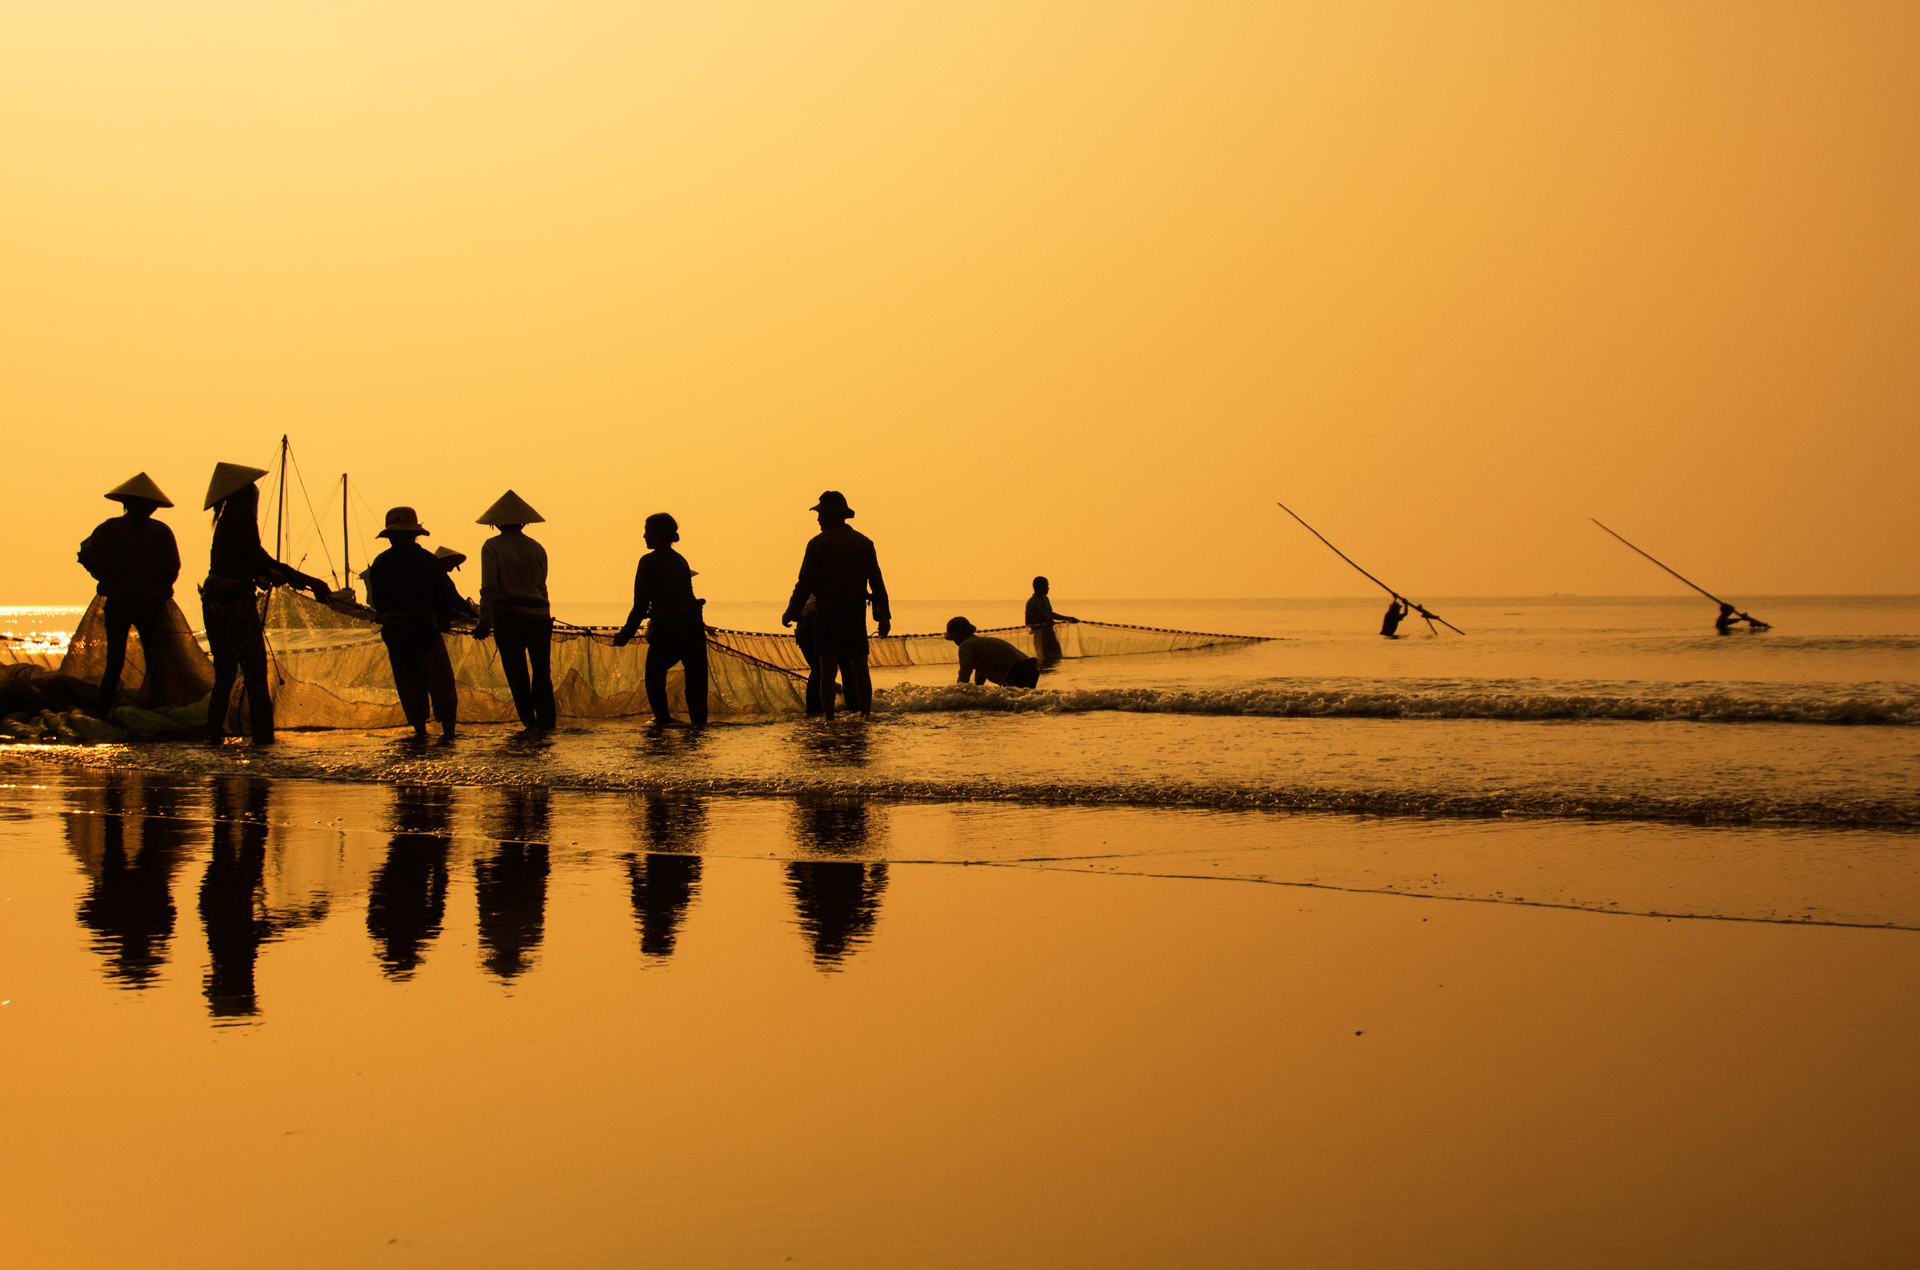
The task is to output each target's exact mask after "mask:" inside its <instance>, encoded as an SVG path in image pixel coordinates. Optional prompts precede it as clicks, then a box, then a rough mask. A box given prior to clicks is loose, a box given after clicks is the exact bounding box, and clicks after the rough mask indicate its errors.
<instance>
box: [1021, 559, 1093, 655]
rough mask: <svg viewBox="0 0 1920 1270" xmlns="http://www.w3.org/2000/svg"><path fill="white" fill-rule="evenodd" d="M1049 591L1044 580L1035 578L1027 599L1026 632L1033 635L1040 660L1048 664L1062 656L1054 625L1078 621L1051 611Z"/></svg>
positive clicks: (1048, 585) (1051, 604)
mask: <svg viewBox="0 0 1920 1270" xmlns="http://www.w3.org/2000/svg"><path fill="white" fill-rule="evenodd" d="M1050 589H1051V584H1050V583H1049V582H1048V581H1047V580H1046V579H1045V578H1035V579H1034V580H1033V594H1032V595H1030V596H1028V597H1027V630H1029V631H1031V632H1032V633H1033V645H1034V647H1035V648H1036V649H1038V650H1039V652H1040V660H1041V661H1043V662H1047V663H1049V664H1051V663H1053V662H1056V661H1059V660H1060V658H1061V657H1062V656H1064V654H1063V653H1062V652H1061V651H1060V636H1059V633H1058V632H1056V631H1055V630H1054V629H1053V627H1054V623H1056V622H1077V621H1079V620H1080V619H1079V618H1077V617H1068V616H1067V615H1066V614H1065V613H1056V612H1054V611H1053V601H1052V599H1050V598H1049V597H1048V594H1047V592H1048V591H1049V590H1050Z"/></svg>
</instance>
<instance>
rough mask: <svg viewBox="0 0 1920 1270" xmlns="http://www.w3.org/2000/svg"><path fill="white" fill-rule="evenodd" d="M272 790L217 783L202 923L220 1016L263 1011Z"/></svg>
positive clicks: (269, 931) (240, 782)
mask: <svg viewBox="0 0 1920 1270" xmlns="http://www.w3.org/2000/svg"><path fill="white" fill-rule="evenodd" d="M271 788H272V786H271V785H270V783H269V782H267V781H261V780H252V779H249V778H247V777H244V776H221V777H216V778H215V779H214V783H213V809H214V823H213V850H212V854H211V855H210V856H209V858H208V860H207V871H206V874H205V875H204V876H203V877H202V878H201V880H200V920H201V921H202V922H203V923H204V924H205V925H206V928H207V957H208V965H207V977H206V981H205V985H204V990H205V992H206V997H207V1009H208V1010H209V1012H211V1013H212V1014H213V1015H214V1016H215V1017H216V1018H246V1017H250V1016H252V1015H255V1014H258V1013H259V1003H258V1001H257V1000H256V998H255V995H254V986H253V970H254V963H255V962H256V961H257V960H258V958H259V955H260V945H261V944H262V943H264V942H266V941H267V940H268V939H270V938H272V936H273V933H274V926H273V922H272V921H271V919H270V918H269V917H268V915H267V913H266V904H265V889H266V887H265V884H266V868H267V814H268V799H269V790H270V789H271Z"/></svg>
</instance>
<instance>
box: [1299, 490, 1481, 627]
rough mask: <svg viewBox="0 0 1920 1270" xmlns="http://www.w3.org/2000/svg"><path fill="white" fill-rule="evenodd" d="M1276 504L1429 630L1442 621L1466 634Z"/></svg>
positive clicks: (1443, 623)
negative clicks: (1361, 564)
mask: <svg viewBox="0 0 1920 1270" xmlns="http://www.w3.org/2000/svg"><path fill="white" fill-rule="evenodd" d="M1274 506H1276V507H1278V508H1279V509H1280V510H1281V511H1283V512H1285V513H1286V514H1287V515H1289V516H1291V517H1293V518H1294V519H1295V520H1299V521H1300V525H1301V527H1302V528H1303V529H1305V530H1306V531H1307V532H1308V533H1310V534H1312V535H1313V536H1314V537H1315V538H1318V539H1319V540H1320V541H1321V542H1322V543H1325V544H1326V548H1327V550H1328V551H1331V552H1332V553H1333V554H1334V555H1336V556H1339V557H1340V558H1341V559H1342V560H1345V561H1346V562H1347V563H1348V564H1350V565H1353V567H1354V568H1355V569H1359V570H1360V576H1361V577H1364V578H1365V579H1366V580H1367V581H1369V582H1371V583H1373V584H1374V585H1375V586H1377V587H1379V588H1380V589H1381V590H1382V591H1385V592H1386V593H1387V594H1388V595H1391V596H1392V597H1393V598H1394V599H1396V600H1398V601H1400V603H1402V604H1404V605H1406V606H1407V607H1408V608H1411V609H1412V610H1413V611H1414V612H1416V613H1418V614H1419V615H1420V616H1421V617H1423V618H1425V619H1426V620H1427V629H1428V630H1433V624H1434V623H1435V622H1438V623H1440V625H1442V626H1444V627H1446V628H1447V629H1448V630H1450V631H1452V632H1453V633H1454V634H1455V635H1465V634H1466V632H1465V631H1463V630H1461V629H1460V628H1459V627H1458V626H1455V625H1454V624H1453V623H1452V622H1449V621H1448V620H1447V619H1446V618H1444V617H1441V616H1440V615H1439V614H1438V613H1429V612H1428V611H1427V610H1426V609H1425V608H1424V607H1422V606H1421V605H1419V604H1416V603H1414V602H1413V601H1412V600H1409V599H1408V598H1407V597H1406V596H1404V595H1402V594H1400V593H1399V592H1398V591H1396V590H1394V589H1393V588H1392V587H1390V586H1388V585H1387V584H1386V583H1384V582H1382V581H1381V580H1380V579H1378V578H1376V577H1374V576H1373V575H1372V574H1371V573H1368V572H1367V571H1366V570H1365V569H1361V568H1360V565H1359V564H1358V563H1357V562H1356V561H1355V560H1354V558H1353V557H1352V556H1350V555H1348V554H1347V553H1346V552H1344V551H1342V550H1340V548H1338V547H1336V546H1334V545H1333V544H1332V543H1330V542H1327V539H1326V536H1325V535H1324V534H1322V533H1321V532H1320V531H1319V530H1318V529H1315V528H1314V527H1313V526H1312V525H1309V524H1307V522H1306V521H1304V520H1301V519H1300V513H1299V512H1297V511H1295V510H1293V508H1291V507H1289V506H1287V505H1286V504H1285V503H1283V502H1281V501H1280V500H1279V499H1275V500H1274ZM1434 634H1436V635H1437V634H1439V632H1438V631H1434Z"/></svg>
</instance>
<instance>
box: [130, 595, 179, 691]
mask: <svg viewBox="0 0 1920 1270" xmlns="http://www.w3.org/2000/svg"><path fill="white" fill-rule="evenodd" d="M172 609H173V604H172V601H170V600H141V601H139V603H138V605H137V606H136V607H135V608H134V610H133V615H132V616H133V633H134V634H135V635H138V636H139V637H140V660H141V662H142V663H143V664H144V665H145V667H146V671H145V676H146V682H145V684H144V685H143V688H142V691H143V692H144V693H145V694H146V696H147V699H148V700H149V701H152V702H154V703H155V704H162V703H163V697H162V694H163V693H165V692H166V691H167V690H168V689H169V688H170V687H171V686H172V684H173V682H174V677H173V676H170V675H169V674H168V670H169V661H170V659H172V658H173V656H174V655H173V651H172V650H173V638H174V634H173V621H172Z"/></svg>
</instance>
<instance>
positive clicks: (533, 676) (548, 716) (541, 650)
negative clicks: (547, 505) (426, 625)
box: [473, 490, 557, 729]
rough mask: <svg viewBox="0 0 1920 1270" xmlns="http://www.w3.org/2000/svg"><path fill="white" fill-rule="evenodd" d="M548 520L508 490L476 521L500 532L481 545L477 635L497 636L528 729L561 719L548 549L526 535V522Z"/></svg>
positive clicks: (515, 702)
mask: <svg viewBox="0 0 1920 1270" xmlns="http://www.w3.org/2000/svg"><path fill="white" fill-rule="evenodd" d="M545 519H546V517H545V516H542V515H541V514H540V513H539V512H537V511H535V510H533V508H532V507H531V506H529V505H528V503H527V500H526V499H524V498H522V497H520V496H519V495H518V494H516V493H514V492H513V491H512V490H508V491H507V492H506V493H504V494H502V495H501V496H500V497H499V498H498V499H496V500H494V504H493V506H491V507H489V508H487V510H486V511H484V512H482V513H481V514H480V516H479V517H478V518H477V519H476V521H475V523H476V524H481V525H492V526H494V527H495V528H496V529H498V530H499V531H500V532H499V533H497V534H495V535H494V536H493V537H491V538H489V539H487V541H486V543H485V544H484V545H482V546H481V548H480V624H479V625H478V626H476V627H474V628H473V637H474V638H475V639H486V638H488V637H489V636H492V638H493V646H494V648H495V649H496V650H498V652H499V654H500V669H501V670H502V671H503V672H504V673H505V674H506V676H507V687H508V688H509V689H511V690H512V692H513V708H514V711H515V713H517V714H518V715H519V716H520V722H521V724H522V725H524V726H525V727H528V728H540V729H546V728H551V727H552V726H553V725H554V723H555V722H556V717H557V716H556V711H555V709H554V704H553V609H552V608H551V607H550V606H549V605H548V603H547V550H546V548H545V547H542V546H541V545H540V544H539V543H537V542H535V541H534V540H533V539H532V538H529V537H527V526H528V525H531V524H536V523H538V522H540V521H544V520H545Z"/></svg>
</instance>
